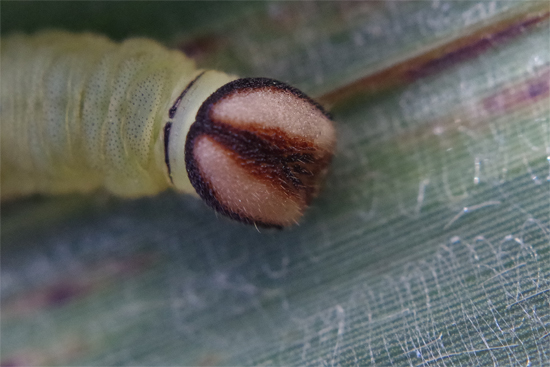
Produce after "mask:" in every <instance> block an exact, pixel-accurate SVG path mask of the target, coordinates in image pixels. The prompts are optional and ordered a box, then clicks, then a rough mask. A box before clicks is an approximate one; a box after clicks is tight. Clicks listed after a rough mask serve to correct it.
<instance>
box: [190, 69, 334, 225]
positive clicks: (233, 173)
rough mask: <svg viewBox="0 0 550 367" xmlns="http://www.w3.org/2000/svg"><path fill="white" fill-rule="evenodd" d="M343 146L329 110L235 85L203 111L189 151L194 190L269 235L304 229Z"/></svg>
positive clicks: (257, 81) (276, 88) (272, 84)
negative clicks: (310, 208) (286, 228)
mask: <svg viewBox="0 0 550 367" xmlns="http://www.w3.org/2000/svg"><path fill="white" fill-rule="evenodd" d="M334 146H335V131H334V127H333V124H332V121H331V120H330V119H329V117H328V115H327V113H326V112H325V111H324V110H323V108H322V107H321V106H319V105H318V104H317V103H315V102H314V101H313V100H312V99H310V98H309V97H307V96H306V95H304V94H303V93H302V92H300V91H299V90H297V89H295V88H292V87H290V86H288V85H286V84H284V83H281V82H278V81H275V80H272V79H266V78H249V79H238V80H235V81H232V82H230V83H228V84H226V85H224V86H223V87H221V88H220V89H218V90H217V91H216V92H215V93H213V94H212V95H211V96H210V97H209V98H208V99H207V100H206V101H204V103H203V104H202V106H201V107H200V109H199V111H198V113H197V116H196V120H195V122H194V123H193V125H191V127H190V130H189V133H188V134H187V139H186V144H185V163H186V168H187V173H188V175H189V179H190V181H191V184H192V185H193V187H194V188H195V190H196V191H197V193H198V194H199V195H200V196H201V197H202V198H203V199H204V200H205V201H206V203H207V204H208V205H210V206H211V207H213V208H214V209H215V210H217V211H218V212H220V213H222V214H225V215H227V216H229V217H231V218H233V219H236V220H239V221H241V222H245V223H250V224H255V225H258V226H262V227H279V228H280V227H284V226H288V225H291V224H294V223H297V222H298V220H299V219H300V217H301V216H302V214H303V212H304V210H305V208H306V207H307V206H308V205H309V203H310V202H311V200H312V198H313V197H314V196H316V194H317V193H318V191H319V186H320V182H321V180H322V178H323V176H324V175H325V173H326V171H327V168H328V165H329V163H330V160H331V158H332V155H333V151H334Z"/></svg>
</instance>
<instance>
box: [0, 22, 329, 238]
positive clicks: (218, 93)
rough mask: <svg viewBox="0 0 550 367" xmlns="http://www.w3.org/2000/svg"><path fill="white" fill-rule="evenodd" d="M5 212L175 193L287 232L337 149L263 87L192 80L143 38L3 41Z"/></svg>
mask: <svg viewBox="0 0 550 367" xmlns="http://www.w3.org/2000/svg"><path fill="white" fill-rule="evenodd" d="M0 61H1V66H0V73H1V76H2V83H1V88H0V89H1V91H0V93H1V94H0V122H1V126H0V127H1V130H0V143H1V170H0V174H1V195H2V199H3V200H5V199H11V198H16V197H20V196H25V195H30V194H35V193H41V194H63V193H71V192H81V193H86V192H91V191H95V190H98V189H101V188H103V189H105V190H107V191H108V192H110V193H112V194H114V195H117V196H121V197H127V198H137V197H141V196H149V195H155V194H157V193H159V192H161V191H163V190H166V189H169V188H173V189H175V190H176V191H179V192H183V193H195V194H198V196H200V197H201V198H202V199H203V200H204V201H205V202H206V204H207V205H209V206H210V207H212V208H213V209H215V210H216V211H218V212H219V213H221V214H223V215H226V216H228V217H230V218H232V219H234V220H237V221H241V222H244V223H248V224H254V225H256V226H262V227H278V228H281V227H284V226H289V225H292V224H293V223H297V222H298V220H299V219H300V218H301V216H302V215H303V213H304V210H305V209H306V208H307V206H308V205H309V204H310V203H311V200H312V199H313V198H314V197H315V196H316V195H317V193H318V192H319V187H320V184H321V182H322V179H323V177H324V176H325V174H326V172H327V169H328V166H329V163H330V161H331V158H332V155H333V151H334V147H335V129H334V127H333V123H332V121H331V119H330V117H329V115H328V114H327V112H326V111H325V110H324V109H323V108H322V107H321V106H320V105H319V104H317V103H316V102H314V101H313V100H312V99H311V98H309V97H307V96H306V95H305V94H303V93H302V92H300V91H299V90H297V89H295V88H293V87H291V86H289V85H287V84H285V83H282V82H279V81H275V80H272V79H267V78H243V79H239V78H237V77H235V76H232V75H228V74H225V73H222V72H219V71H214V70H202V69H197V68H196V67H195V64H194V62H193V61H192V60H191V59H189V58H187V57H186V56H185V55H184V54H183V53H181V52H179V51H177V50H170V49H167V48H165V47H164V46H162V45H160V44H158V43H157V42H155V41H153V40H149V39H144V38H134V39H128V40H126V41H124V42H122V43H116V42H114V41H111V40H109V39H108V38H106V37H104V36H101V35H95V34H89V33H82V34H73V33H69V32H63V31H47V32H42V33H38V34H35V35H23V34H15V35H11V36H8V37H5V38H2V42H1V60H0Z"/></svg>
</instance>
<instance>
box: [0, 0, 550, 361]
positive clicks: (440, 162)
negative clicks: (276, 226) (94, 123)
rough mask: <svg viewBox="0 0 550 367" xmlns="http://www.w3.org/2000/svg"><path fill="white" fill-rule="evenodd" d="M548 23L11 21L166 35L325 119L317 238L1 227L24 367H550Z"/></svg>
mask: <svg viewBox="0 0 550 367" xmlns="http://www.w3.org/2000/svg"><path fill="white" fill-rule="evenodd" d="M549 17H550V6H549V5H548V2H546V1H540V2H539V1H528V0H526V1H494V2H488V1H445V0H440V1H411V2H401V1H400V2H392V1H385V2H371V1H369V2H261V3H260V2H237V3H231V2H223V3H217V2H207V3H203V2H154V3H146V2H51V3H47V2H3V3H2V15H1V20H2V28H1V30H2V34H3V35H5V34H7V33H9V32H12V31H26V32H32V31H36V30H40V29H44V28H52V27H56V28H62V29H67V30H73V31H82V30H89V31H94V32H100V33H104V34H107V35H109V36H110V37H112V38H115V39H123V38H125V37H130V36H136V35H139V36H149V37H153V38H156V39H158V40H159V41H161V42H165V43H166V44H168V45H171V46H174V47H179V48H181V49H182V50H185V51H186V52H188V53H189V54H191V55H192V56H193V57H194V58H196V59H197V62H198V64H199V65H200V66H201V67H210V68H216V69H221V70H224V71H227V72H232V73H238V74H240V75H243V76H259V75H261V76H268V77H273V78H277V79H280V80H283V81H286V82H290V83H292V84H295V85H297V86H298V87H300V88H301V89H303V90H304V91H305V92H307V93H309V94H312V95H314V96H317V97H318V98H319V99H320V100H321V101H323V102H324V103H325V104H327V105H332V107H333V108H332V113H333V116H334V120H335V122H336V125H337V130H338V151H337V154H336V157H335V159H334V162H333V165H332V171H331V173H330V175H329V177H328V180H327V182H326V185H325V188H324V191H323V192H322V194H321V196H320V197H319V198H318V199H317V200H316V201H315V202H314V203H313V206H312V208H311V209H310V210H309V211H308V213H307V215H306V217H305V219H304V220H303V222H302V223H301V224H300V226H297V227H296V228H292V229H289V230H284V231H264V230H262V231H260V232H259V231H257V230H256V229H255V228H250V227H247V226H243V225H239V224H235V223H233V222H230V221H228V220H226V219H223V218H218V217H216V215H215V214H214V213H212V212H211V211H210V210H209V209H208V208H206V207H205V205H203V204H202V203H201V202H199V201H198V200H197V199H195V198H193V197H186V196H181V195H177V194H175V193H170V192H169V193H164V194H162V195H160V196H158V197H154V198H143V199H139V200H134V201H127V200H121V199H117V198H111V197H107V196H105V195H102V194H97V195H94V196H90V197H80V196H63V197H51V198H44V197H35V198H29V199H25V200H20V201H18V202H13V203H8V204H4V203H3V204H2V214H1V219H2V233H1V244H2V248H1V255H2V256H1V291H2V299H1V300H2V310H1V316H2V324H1V339H2V344H1V347H0V348H1V349H0V352H1V362H2V364H3V365H4V364H6V365H78V366H85V365H165V366H166V365H296V366H303V365H343V366H344V365H379V366H388V365H407V366H424V365H426V366H434V365H445V366H449V365H453V366H454V365H529V364H531V365H544V364H549V363H550V166H549V158H548V157H549V156H550V114H549V110H550V98H549V96H550V42H549V37H550V33H549V31H550V28H549Z"/></svg>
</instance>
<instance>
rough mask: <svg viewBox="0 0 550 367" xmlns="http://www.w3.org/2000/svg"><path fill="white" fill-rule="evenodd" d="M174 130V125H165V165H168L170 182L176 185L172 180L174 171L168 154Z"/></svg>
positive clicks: (168, 123) (169, 123)
mask: <svg viewBox="0 0 550 367" xmlns="http://www.w3.org/2000/svg"><path fill="white" fill-rule="evenodd" d="M171 129H172V123H171V122H167V123H166V125H164V163H166V168H168V177H170V182H172V184H174V180H172V170H171V169H170V156H169V153H168V143H169V142H170V130H171Z"/></svg>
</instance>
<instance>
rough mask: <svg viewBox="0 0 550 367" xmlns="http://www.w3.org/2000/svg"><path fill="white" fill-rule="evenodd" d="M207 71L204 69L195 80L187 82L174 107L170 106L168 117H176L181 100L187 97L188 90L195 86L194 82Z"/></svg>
mask: <svg viewBox="0 0 550 367" xmlns="http://www.w3.org/2000/svg"><path fill="white" fill-rule="evenodd" d="M205 72H206V71H203V72H202V73H200V74H199V75H197V77H196V78H195V79H193V80H191V81H190V82H189V84H187V87H185V89H184V90H183V92H181V94H180V95H179V97H178V98H177V99H176V101H175V102H174V104H173V105H172V107H170V109H169V110H168V117H170V118H171V119H173V118H174V116H175V115H176V111H177V110H178V107H179V105H180V103H181V100H182V99H183V97H185V95H186V94H187V92H188V91H189V89H191V87H192V86H193V84H195V82H196V81H197V80H199V78H200V77H201V76H202V75H203V74H204V73H205Z"/></svg>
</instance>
